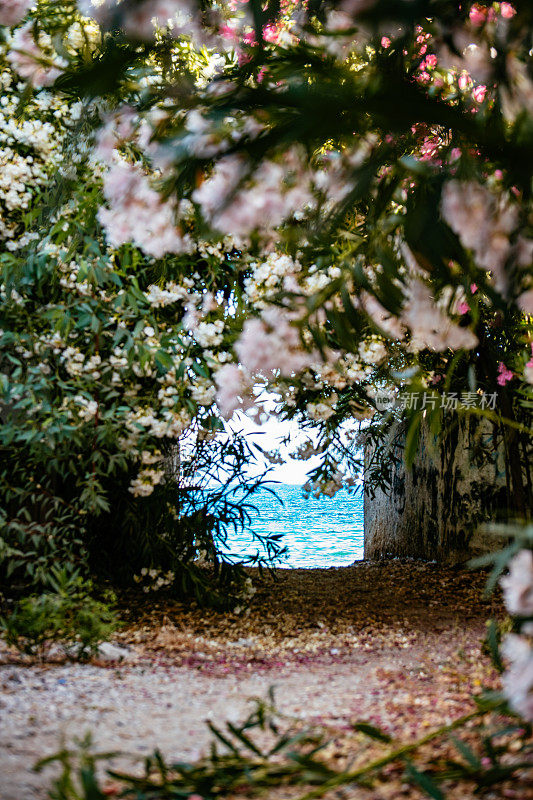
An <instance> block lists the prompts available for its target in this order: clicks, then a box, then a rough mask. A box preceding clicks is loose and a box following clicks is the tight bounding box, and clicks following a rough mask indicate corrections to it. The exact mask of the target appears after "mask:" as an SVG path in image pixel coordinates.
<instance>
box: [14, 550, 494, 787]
mask: <svg viewBox="0 0 533 800" xmlns="http://www.w3.org/2000/svg"><path fill="white" fill-rule="evenodd" d="M482 586H483V577H482V576H475V577H473V576H472V575H471V574H459V573H456V572H454V571H450V570H446V569H444V568H437V567H436V566H435V565H428V566H426V567H424V568H423V569H422V568H421V567H420V565H416V564H407V565H406V564H404V565H402V564H398V563H395V564H392V565H389V566H387V567H384V566H383V565H381V566H379V567H375V568H373V567H371V566H369V565H360V566H358V567H354V568H346V569H344V570H312V571H311V570H307V571H297V570H295V571H291V572H290V573H289V572H286V573H285V574H282V575H281V576H280V580H279V581H278V582H277V583H276V584H267V585H264V586H263V587H262V588H260V590H259V591H258V594H257V597H256V599H255V600H254V604H253V605H252V608H251V610H250V612H249V613H247V614H245V615H228V614H216V613H215V612H206V611H202V610H200V609H197V610H192V611H191V610H190V609H187V608H184V607H183V606H181V607H180V606H179V604H176V603H175V602H174V601H169V602H166V601H158V602H156V603H153V602H152V604H148V603H146V600H144V601H143V603H142V604H140V606H139V609H138V610H137V612H136V611H135V610H133V611H131V609H132V608H133V609H134V603H131V602H130V603H128V608H129V609H130V612H131V613H130V614H129V627H128V629H127V630H126V631H125V632H124V633H123V634H121V637H120V642H119V643H120V644H121V645H122V646H125V647H127V648H129V652H130V654H131V660H128V661H125V662H122V663H120V664H118V663H117V664H111V665H110V664H107V665H104V664H98V663H92V664H86V665H80V664H55V665H53V664H49V665H46V666H38V665H30V666H28V665H23V664H20V663H13V656H12V655H8V656H7V657H6V654H5V651H4V663H3V665H0V800H44V799H45V798H46V796H47V788H48V787H49V786H50V781H51V769H50V768H49V769H47V770H46V771H45V772H44V773H39V774H36V773H35V772H33V771H32V766H33V764H34V763H35V762H36V761H37V759H39V758H42V757H44V756H46V755H49V754H51V753H53V752H56V751H57V750H58V749H59V747H60V745H61V739H62V737H63V739H64V741H65V742H66V743H67V744H71V743H72V739H73V737H74V736H78V737H81V736H83V735H84V734H85V733H86V732H87V731H90V732H91V733H92V735H93V738H94V742H95V749H96V750H98V751H106V750H120V751H122V752H127V753H131V754H136V755H137V756H139V755H140V756H143V755H148V754H150V753H151V752H152V751H153V750H154V749H155V748H156V747H158V748H159V749H160V750H161V751H162V752H163V754H164V755H166V756H169V757H174V758H183V759H186V760H192V759H194V758H196V757H197V756H198V755H200V753H201V752H202V751H203V750H204V749H205V748H206V746H207V744H208V743H209V741H210V740H211V734H210V732H209V730H208V728H207V726H206V724H205V720H207V719H210V720H212V721H213V722H215V723H219V724H223V723H224V721H225V720H229V721H232V722H236V721H239V720H242V719H243V718H244V717H245V716H246V715H247V713H248V711H249V710H250V707H249V706H247V700H248V699H249V698H253V697H258V696H259V697H265V696H266V693H267V690H268V688H269V687H270V686H272V685H275V686H276V698H277V704H278V707H279V709H280V711H282V712H284V713H286V714H289V715H294V716H296V717H298V718H300V719H303V720H304V721H306V722H308V723H326V724H328V725H331V726H332V727H333V728H334V729H337V730H338V731H339V735H341V734H342V732H343V731H346V730H348V729H349V727H350V722H351V721H352V722H353V721H354V720H356V719H361V718H366V719H369V720H370V721H371V722H372V723H373V724H378V725H382V726H384V727H385V728H386V729H388V730H389V731H390V732H391V734H392V735H395V736H399V737H401V738H402V739H403V740H405V738H411V737H413V736H416V735H419V734H420V732H422V731H423V732H426V731H427V730H428V727H433V726H437V725H439V724H442V722H447V721H451V719H454V718H455V717H457V716H459V715H460V714H462V713H463V712H464V711H465V710H466V709H467V707H468V704H469V702H470V700H469V698H470V693H471V692H472V691H476V689H477V688H478V687H479V686H480V685H481V682H482V681H485V679H486V677H487V675H488V674H489V672H490V670H489V667H488V660H487V658H486V657H483V656H482V655H481V654H480V647H479V642H480V638H481V635H482V633H483V629H484V620H485V619H486V618H487V616H489V614H490V613H491V609H490V608H489V607H488V606H487V605H486V604H482V603H481V604H478V605H476V602H477V600H476V599H475V598H479V596H480V593H481V588H482ZM421 587H423V589H424V591H423V592H422V591H421ZM1 662H2V653H1V652H0V664H1ZM119 765H120V766H128V767H129V766H131V761H128V762H127V763H126V762H124V760H121V761H119ZM115 766H116V763H115Z"/></svg>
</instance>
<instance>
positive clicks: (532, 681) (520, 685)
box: [502, 633, 533, 722]
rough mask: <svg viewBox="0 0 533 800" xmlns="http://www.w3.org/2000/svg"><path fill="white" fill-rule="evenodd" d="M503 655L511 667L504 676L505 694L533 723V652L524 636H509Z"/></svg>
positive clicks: (512, 704)
mask: <svg viewBox="0 0 533 800" xmlns="http://www.w3.org/2000/svg"><path fill="white" fill-rule="evenodd" d="M502 655H503V657H504V658H506V659H508V660H509V661H510V666H509V667H508V669H507V670H506V671H505V672H504V674H503V675H502V684H503V693H504V695H505V696H506V697H507V699H508V701H509V704H510V706H511V707H512V708H513V709H514V710H515V711H517V712H518V713H519V714H521V715H522V716H523V717H524V719H526V720H528V721H529V722H532V721H533V692H532V691H531V690H532V688H533V651H532V649H531V647H530V645H529V643H528V642H527V641H526V639H524V638H523V637H522V636H517V635H516V634H513V633H511V634H509V635H507V636H506V637H505V640H504V642H503V645H502Z"/></svg>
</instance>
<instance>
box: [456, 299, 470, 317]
mask: <svg viewBox="0 0 533 800" xmlns="http://www.w3.org/2000/svg"><path fill="white" fill-rule="evenodd" d="M457 311H458V313H459V314H461V315H463V314H468V312H469V311H470V306H469V305H468V303H465V302H464V300H463V302H462V303H459V305H458V307H457Z"/></svg>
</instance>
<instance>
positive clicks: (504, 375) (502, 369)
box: [496, 361, 514, 386]
mask: <svg viewBox="0 0 533 800" xmlns="http://www.w3.org/2000/svg"><path fill="white" fill-rule="evenodd" d="M498 372H499V375H498V377H497V378H496V382H497V383H498V385H499V386H505V384H506V383H508V382H509V381H512V380H513V378H514V373H513V372H511V370H510V369H507V367H506V366H505V364H504V363H503V361H500V363H499V366H498Z"/></svg>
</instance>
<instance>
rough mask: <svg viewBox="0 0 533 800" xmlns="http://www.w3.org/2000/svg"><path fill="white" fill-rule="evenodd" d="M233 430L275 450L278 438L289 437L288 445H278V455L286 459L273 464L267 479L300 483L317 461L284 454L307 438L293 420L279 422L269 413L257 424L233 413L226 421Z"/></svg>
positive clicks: (238, 413)
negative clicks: (281, 462) (229, 419)
mask: <svg viewBox="0 0 533 800" xmlns="http://www.w3.org/2000/svg"><path fill="white" fill-rule="evenodd" d="M229 425H230V427H231V428H232V430H234V431H242V432H243V433H245V434H246V436H247V438H248V437H249V438H250V441H252V442H256V443H257V444H258V445H259V446H260V447H262V448H263V450H277V449H278V448H280V443H281V440H282V439H283V438H284V437H285V436H287V435H290V436H291V440H292V441H291V444H290V446H289V447H286V446H285V447H281V448H280V454H281V456H282V457H284V458H286V461H285V463H284V464H273V465H270V464H268V465H270V466H272V469H271V471H270V472H269V476H268V477H269V479H270V480H275V481H279V482H280V483H296V484H304V483H305V482H306V480H307V477H306V473H307V472H309V471H310V470H311V469H313V468H314V467H315V466H317V464H318V463H319V458H318V457H317V456H315V457H313V458H310V459H308V460H307V461H297V460H295V459H293V458H289V457H288V452H289V450H290V451H292V450H294V449H295V448H296V447H297V445H298V444H300V443H302V442H305V441H307V440H308V438H309V437H308V436H307V434H306V433H305V432H304V431H302V430H301V428H300V427H299V426H298V424H297V423H296V422H288V421H281V420H279V419H277V418H276V417H274V416H272V415H268V417H267V419H266V421H265V422H264V423H263V424H258V423H257V422H255V421H254V420H253V419H251V418H250V417H249V416H248V415H247V414H243V413H242V412H239V411H238V412H236V414H235V415H234V417H233V418H232V419H231V422H230V423H229ZM261 469H262V465H261V466H260V467H259V468H258V469H255V470H253V469H251V471H250V474H252V475H253V474H257V473H259V472H260V471H261Z"/></svg>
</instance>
